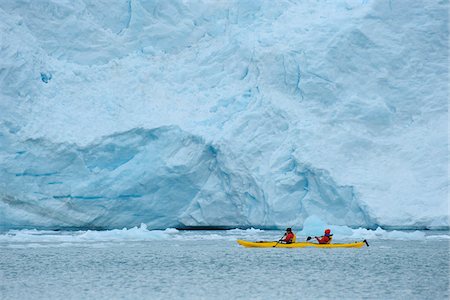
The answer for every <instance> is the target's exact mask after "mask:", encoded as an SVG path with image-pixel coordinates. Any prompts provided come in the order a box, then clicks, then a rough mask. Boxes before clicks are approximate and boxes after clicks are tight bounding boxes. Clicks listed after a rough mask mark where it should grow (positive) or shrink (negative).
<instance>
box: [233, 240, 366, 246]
mask: <svg viewBox="0 0 450 300" xmlns="http://www.w3.org/2000/svg"><path fill="white" fill-rule="evenodd" d="M237 242H238V244H239V245H241V246H244V247H246V248H273V247H276V248H306V247H316V248H361V247H362V246H364V245H367V246H369V244H368V243H367V241H366V240H364V241H361V242H354V243H344V244H335V243H333V244H317V243H310V242H299V243H292V244H282V243H277V242H268V241H259V242H249V241H244V240H237Z"/></svg>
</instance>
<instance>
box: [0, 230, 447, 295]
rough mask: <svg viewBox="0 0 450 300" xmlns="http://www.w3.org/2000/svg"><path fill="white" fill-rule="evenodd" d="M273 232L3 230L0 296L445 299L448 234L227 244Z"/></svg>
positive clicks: (387, 234)
mask: <svg viewBox="0 0 450 300" xmlns="http://www.w3.org/2000/svg"><path fill="white" fill-rule="evenodd" d="M279 235H282V232H279V231H261V230H229V231H177V230H175V229H169V230H165V231H149V230H147V229H146V228H133V229H129V230H115V231H114V230H113V231H104V232H96V231H78V232H53V231H36V230H28V231H26V230H22V231H10V232H7V233H3V234H1V235H0V298H1V299H326V298H335V299H355V298H356V299H448V298H449V241H450V240H449V235H448V232H445V233H442V232H428V233H426V234H425V233H424V232H415V233H402V232H396V234H394V235H393V234H392V232H382V233H380V231H379V232H378V234H376V233H374V232H371V233H370V232H368V233H367V235H368V236H370V237H371V239H369V240H368V242H369V245H370V247H364V248H360V249H318V248H303V249H300V248H297V249H282V248H267V249H262V248H261V249H256V248H243V247H241V246H239V245H238V244H237V243H236V239H248V240H276V239H277V238H279ZM304 238H305V237H302V236H299V239H304ZM351 239H352V237H348V236H347V237H342V240H341V241H342V242H344V241H349V240H351ZM353 239H355V240H356V238H353ZM334 241H335V242H339V237H338V236H335V239H334Z"/></svg>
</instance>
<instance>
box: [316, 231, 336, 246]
mask: <svg viewBox="0 0 450 300" xmlns="http://www.w3.org/2000/svg"><path fill="white" fill-rule="evenodd" d="M332 236H333V235H332V234H331V230H330V229H325V233H324V235H323V236H321V237H317V236H316V237H315V238H316V240H317V241H318V242H319V244H329V243H330V242H331V239H332Z"/></svg>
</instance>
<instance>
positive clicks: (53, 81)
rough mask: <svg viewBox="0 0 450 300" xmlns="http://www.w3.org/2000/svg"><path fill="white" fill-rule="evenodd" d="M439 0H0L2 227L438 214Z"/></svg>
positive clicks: (443, 95)
mask: <svg viewBox="0 0 450 300" xmlns="http://www.w3.org/2000/svg"><path fill="white" fill-rule="evenodd" d="M447 24H448V3H447V2H445V1H441V2H433V3H431V2H429V3H425V4H424V3H403V2H391V1H333V2H331V3H330V2H326V1H323V2H322V1H306V2H304V1H279V2H277V4H276V5H274V4H273V2H272V1H206V0H205V1H200V0H199V1H144V0H124V1H116V2H115V3H111V2H110V1H104V0H101V1H87V0H86V1H83V0H78V1H71V2H65V3H62V2H60V1H54V0H42V1H31V2H30V1H3V2H2V3H0V33H1V40H0V43H1V44H0V78H1V80H0V97H1V98H0V142H1V143H0V162H1V164H0V175H1V177H0V225H1V226H2V227H7V228H9V227H19V228H20V227H49V228H62V227H85V228H121V227H123V226H127V227H130V226H136V225H139V224H141V223H145V224H147V225H148V226H149V228H165V227H190V226H194V227H195V226H206V227H209V226H219V227H221V226H226V227H235V226H244V227H250V226H260V227H274V226H285V225H293V224H302V223H303V222H304V220H305V219H306V218H307V217H308V216H311V215H318V216H320V217H321V218H322V219H323V220H325V221H326V222H327V223H328V224H335V225H348V226H366V227H375V226H377V225H382V226H398V227H434V228H435V227H443V226H444V227H445V226H448V203H447V189H448V177H447V175H448V174H447V173H448V170H447V167H448V151H447V149H448V148H447V146H448V127H447V123H448V117H447V112H448V104H447V97H448V69H447V65H448V26H447Z"/></svg>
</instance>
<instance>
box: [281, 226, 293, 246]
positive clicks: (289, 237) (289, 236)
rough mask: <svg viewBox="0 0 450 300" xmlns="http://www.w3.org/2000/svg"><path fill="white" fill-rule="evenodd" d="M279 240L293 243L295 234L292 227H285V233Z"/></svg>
mask: <svg viewBox="0 0 450 300" xmlns="http://www.w3.org/2000/svg"><path fill="white" fill-rule="evenodd" d="M281 242H284V243H286V244H292V243H295V234H294V233H293V232H292V228H288V229H286V233H285V234H284V236H283V238H282V239H281Z"/></svg>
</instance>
